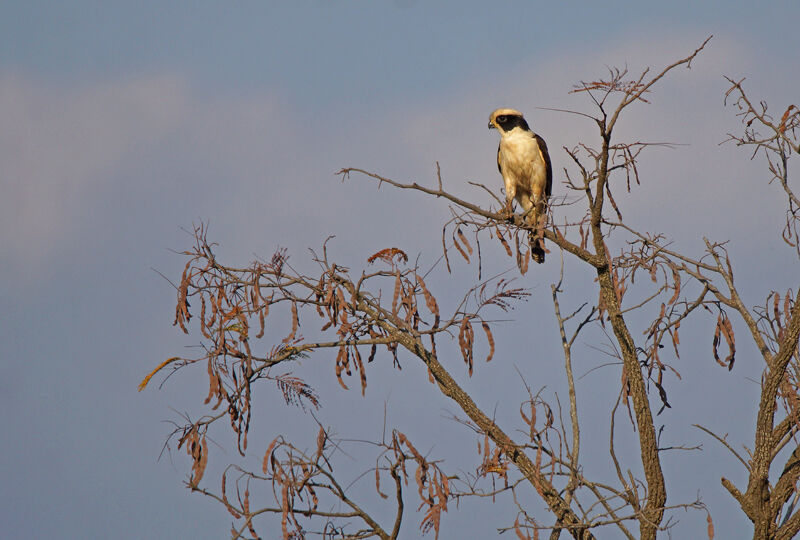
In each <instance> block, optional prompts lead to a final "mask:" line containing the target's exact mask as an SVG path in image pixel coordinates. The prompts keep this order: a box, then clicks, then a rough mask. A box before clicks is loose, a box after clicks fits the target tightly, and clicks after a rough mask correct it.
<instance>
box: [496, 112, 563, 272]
mask: <svg viewBox="0 0 800 540" xmlns="http://www.w3.org/2000/svg"><path fill="white" fill-rule="evenodd" d="M489 129H497V131H499V132H500V145H499V146H498V147H497V168H498V169H499V170H500V174H501V175H502V176H503V182H504V183H505V188H506V199H507V200H508V207H509V209H510V208H511V202H512V201H513V200H514V199H516V200H517V202H518V203H519V204H520V206H522V209H523V210H524V211H525V213H526V220H527V222H528V224H529V225H531V226H533V227H536V228H537V229H540V228H541V227H543V226H544V224H545V222H544V217H545V215H546V212H547V199H548V198H549V197H550V192H551V190H552V187H553V171H552V169H551V167H550V155H549V154H548V153H547V144H545V142H544V139H542V138H541V137H540V136H539V135H537V134H536V133H534V132H533V131H531V128H529V127H528V123H527V122H526V121H525V118H524V117H523V116H522V113H521V112H519V111H515V110H514V109H497V110H496V111H494V112H493V113H492V114H491V116H489ZM540 221H541V223H540ZM530 243H531V257H532V258H533V260H534V261H536V262H537V263H543V262H544V249H543V247H542V239H541V236H540V235H539V234H537V233H536V232H535V231H531V233H530Z"/></svg>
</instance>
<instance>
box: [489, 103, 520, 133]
mask: <svg viewBox="0 0 800 540" xmlns="http://www.w3.org/2000/svg"><path fill="white" fill-rule="evenodd" d="M517 127H518V128H522V129H523V130H524V131H530V128H529V127H528V123H527V122H526V121H525V118H524V117H523V116H522V113H521V112H519V111H517V110H514V109H497V110H495V111H494V112H493V113H492V114H491V115H490V116H489V129H497V130H498V131H500V134H501V135H502V134H503V133H508V132H509V131H511V130H512V129H514V128H517Z"/></svg>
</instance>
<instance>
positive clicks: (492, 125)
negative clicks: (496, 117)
mask: <svg viewBox="0 0 800 540" xmlns="http://www.w3.org/2000/svg"><path fill="white" fill-rule="evenodd" d="M489 129H497V127H496V126H495V125H494V124H492V123H491V122H489Z"/></svg>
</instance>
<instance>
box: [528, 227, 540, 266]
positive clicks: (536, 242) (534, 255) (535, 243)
mask: <svg viewBox="0 0 800 540" xmlns="http://www.w3.org/2000/svg"><path fill="white" fill-rule="evenodd" d="M529 239H530V243H531V259H533V262H535V263H538V264H542V263H543V262H544V247H542V243H543V242H544V240H543V239H542V238H539V237H538V235H537V234H536V233H535V232H534V231H531V233H530V235H529Z"/></svg>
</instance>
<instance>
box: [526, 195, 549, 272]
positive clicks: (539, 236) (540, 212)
mask: <svg viewBox="0 0 800 540" xmlns="http://www.w3.org/2000/svg"><path fill="white" fill-rule="evenodd" d="M543 206H544V205H542V208H540V207H539V206H537V207H536V209H535V210H536V211H534V212H532V214H531V216H530V218H529V219H530V221H529V223H530V224H531V225H534V226H535V227H536V228H535V229H532V230H529V232H528V240H529V241H530V245H531V259H533V261H534V262H536V263H538V264H542V263H543V262H544V253H545V251H544V234H543V233H544V227H545V225H546V224H547V218H546V215H547V214H545V212H544V208H543Z"/></svg>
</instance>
